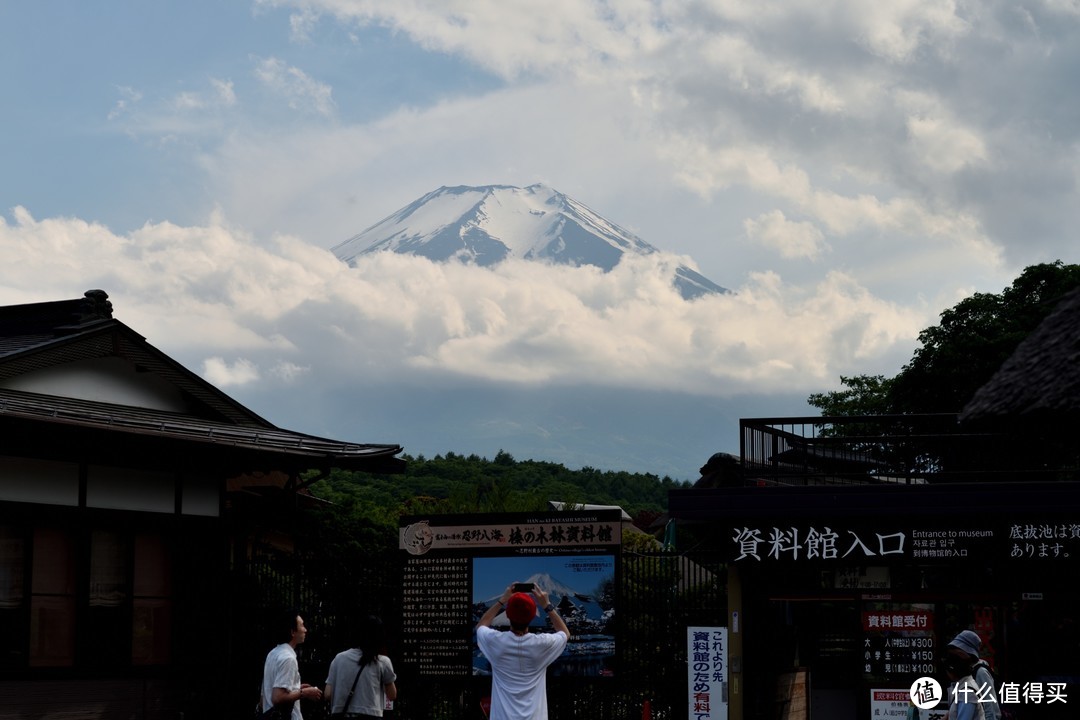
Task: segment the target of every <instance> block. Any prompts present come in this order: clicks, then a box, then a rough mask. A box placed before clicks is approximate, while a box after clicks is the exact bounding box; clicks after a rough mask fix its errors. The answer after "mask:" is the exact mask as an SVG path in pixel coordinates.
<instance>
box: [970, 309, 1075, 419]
mask: <svg viewBox="0 0 1080 720" xmlns="http://www.w3.org/2000/svg"><path fill="white" fill-rule="evenodd" d="M1078 420H1080V288H1078V289H1076V290H1074V291H1072V292H1071V293H1069V294H1068V295H1066V296H1065V297H1064V298H1063V299H1062V300H1061V301H1060V302H1059V303H1058V305H1057V307H1055V308H1054V310H1053V312H1051V313H1050V315H1048V316H1047V317H1046V319H1045V320H1043V321H1042V323H1040V324H1039V326H1038V327H1037V328H1035V330H1034V331H1033V332H1032V333H1031V334H1030V335H1029V336H1028V337H1027V338H1025V339H1024V341H1023V342H1021V343H1020V345H1019V346H1018V347H1017V349H1016V351H1015V352H1014V353H1013V354H1012V355H1011V356H1010V357H1009V359H1008V360H1006V361H1005V363H1004V364H1003V365H1002V366H1001V368H1000V369H999V370H998V371H997V373H995V374H994V376H993V377H991V378H990V380H989V382H987V383H986V384H985V385H984V386H982V387H981V388H980V389H979V390H978V391H977V392H976V393H975V395H974V396H973V397H972V399H971V401H970V402H968V404H967V405H966V406H965V407H964V409H963V411H962V412H961V414H960V422H961V423H963V424H968V425H990V424H995V425H1008V426H1025V425H1026V426H1028V427H1031V426H1036V427H1038V428H1039V429H1040V431H1043V430H1045V429H1046V428H1047V427H1051V426H1058V427H1060V428H1062V429H1063V430H1064V429H1065V428H1066V427H1071V426H1072V425H1075V423H1076V421H1078ZM1063 422H1070V423H1071V424H1070V425H1068V426H1066V425H1063V424H1062V423H1063ZM1067 432H1070V434H1071V431H1067Z"/></svg>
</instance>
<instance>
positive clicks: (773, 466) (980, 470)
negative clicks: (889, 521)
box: [739, 413, 1077, 485]
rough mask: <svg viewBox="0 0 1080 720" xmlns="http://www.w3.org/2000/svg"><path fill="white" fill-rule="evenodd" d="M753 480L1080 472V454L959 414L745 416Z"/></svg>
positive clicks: (941, 478) (864, 480) (881, 480)
mask: <svg viewBox="0 0 1080 720" xmlns="http://www.w3.org/2000/svg"><path fill="white" fill-rule="evenodd" d="M739 431H740V448H739V449H740V455H741V457H742V469H743V477H744V480H745V482H746V483H747V484H782V485H817V484H822V485H828V484H841V485H851V484H908V485H910V484H923V483H940V482H994V481H1009V480H1016V479H1018V475H1023V476H1025V477H1034V476H1037V477H1038V478H1039V479H1043V480H1047V479H1060V480H1074V479H1076V478H1077V463H1076V454H1075V450H1073V452H1072V454H1069V453H1065V454H1064V455H1063V454H1062V453H1061V452H1059V450H1060V447H1053V448H1051V447H1048V446H1044V445H1043V444H1041V443H1040V442H1039V441H1038V440H1037V439H1033V438H1031V437H1026V436H1022V435H1018V434H1011V435H1010V434H1002V433H990V432H973V431H971V430H969V429H966V428H964V427H963V426H961V425H960V423H959V422H958V421H957V415H956V414H954V413H939V414H927V415H867V416H819V417H786V418H744V419H742V420H740V421H739Z"/></svg>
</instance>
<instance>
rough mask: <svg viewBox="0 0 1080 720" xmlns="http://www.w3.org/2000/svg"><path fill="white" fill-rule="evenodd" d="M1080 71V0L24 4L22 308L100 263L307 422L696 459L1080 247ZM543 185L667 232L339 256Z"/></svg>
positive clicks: (157, 338) (9, 125)
mask: <svg viewBox="0 0 1080 720" xmlns="http://www.w3.org/2000/svg"><path fill="white" fill-rule="evenodd" d="M1077 77H1080V4H1078V3H1077V2H1076V0H984V1H982V2H958V1H949V0H895V1H894V2H890V3H867V2H864V1H863V0H780V1H778V2H773V3H766V4H762V3H757V2H746V1H739V0H606V1H593V0H545V2H529V1H526V0H512V1H509V2H507V1H506V0H252V1H244V0H232V1H231V2H220V0H187V1H186V2H182V3H181V2H167V1H165V0H112V1H111V2H109V3H85V2H79V1H77V0H48V1H46V2H35V3H2V4H0V97H2V98H3V112H0V258H2V262H0V304H5V305H7V304H18V303H28V302H41V301H48V300H59V299H67V298H74V297H79V296H81V295H82V293H83V292H84V291H86V290H88V289H91V288H101V289H104V290H105V291H106V292H108V294H109V296H110V299H111V301H112V303H113V306H114V312H115V316H116V317H117V318H118V319H120V320H121V321H122V322H124V323H125V324H127V325H129V326H131V327H132V328H133V329H135V330H136V331H137V332H139V333H141V334H142V335H144V336H146V338H147V341H148V342H150V343H151V344H152V345H154V346H155V347H157V348H159V349H161V350H162V351H164V352H166V353H168V354H169V355H171V356H172V357H173V358H175V359H177V360H179V361H180V362H182V363H184V364H185V365H186V366H187V367H189V368H190V369H192V370H193V371H195V372H197V373H199V374H200V375H201V376H203V377H204V378H206V379H207V380H208V381H210V382H212V383H214V384H215V385H217V386H218V387H220V388H221V389H222V390H224V391H225V392H227V393H228V394H230V395H231V396H232V397H234V398H236V399H237V400H239V401H240V402H242V403H244V404H245V405H247V406H248V407H250V408H251V409H252V410H254V411H255V412H257V413H259V414H260V415H262V416H263V417H264V418H266V419H268V420H269V421H271V422H273V423H274V424H276V425H278V426H280V427H285V428H288V429H291V430H298V431H302V432H309V433H313V434H316V435H322V436H326V437H332V438H337V439H342V440H349V441H354V442H372V443H385V442H389V443H398V444H401V445H402V446H403V447H404V448H405V452H406V453H409V454H410V455H413V456H416V455H425V456H427V457H431V456H433V455H436V454H441V453H446V452H457V453H462V454H471V453H475V454H478V455H481V456H484V457H489V458H492V457H494V455H495V454H496V453H497V452H498V451H499V450H504V451H506V452H509V453H510V454H511V455H513V456H514V457H515V458H517V459H519V460H523V459H537V460H548V461H552V462H559V463H563V464H565V465H567V466H568V467H572V468H580V467H586V466H587V467H595V468H599V469H610V470H628V471H632V472H650V473H655V474H657V475H659V476H664V475H667V476H670V477H672V478H675V479H685V480H693V479H696V478H697V476H698V468H699V467H700V466H702V465H703V464H704V463H705V461H706V460H707V459H708V457H709V456H710V455H711V454H712V453H714V452H732V453H737V452H738V420H739V418H749V417H770V416H797V415H806V414H817V412H816V410H815V409H814V408H811V407H809V406H808V405H807V404H806V398H807V396H808V395H809V394H811V393H816V392H825V391H829V390H834V389H838V388H839V387H840V377H841V376H845V375H856V374H864V373H865V374H885V375H894V374H895V373H896V372H898V371H899V370H900V368H901V367H902V365H903V364H904V363H905V362H906V361H907V360H909V359H910V358H911V355H912V352H913V351H914V349H915V348H916V347H917V336H918V333H919V331H920V330H922V329H923V328H925V327H928V326H930V325H933V324H935V323H936V321H937V319H938V316H939V314H940V313H941V311H942V310H944V309H946V308H948V307H951V306H952V305H954V304H955V303H956V302H958V301H959V300H960V299H962V298H964V297H966V296H969V295H971V294H972V293H975V292H1000V291H1001V290H1002V289H1004V288H1005V287H1007V286H1008V285H1009V284H1010V283H1011V281H1012V279H1013V278H1015V277H1016V276H1017V275H1018V274H1019V273H1020V271H1021V270H1022V269H1023V268H1024V267H1027V266H1029V265H1032V264H1035V263H1041V262H1052V261H1055V260H1062V261H1064V262H1066V263H1075V262H1077V261H1078V258H1077V255H1078V253H1077V252H1076V250H1075V249H1074V248H1075V247H1076V242H1075V239H1074V233H1075V228H1076V227H1077V226H1078V225H1080V223H1078V220H1080V217H1078V216H1080V197H1078V191H1077V180H1078V175H1080V143H1078V135H1080V93H1077V92H1076V80H1075V78H1077ZM537 182H542V183H546V184H548V185H550V186H551V187H553V188H555V189H556V190H558V191H560V192H562V193H565V194H567V195H569V196H571V197H573V198H574V199H575V200H578V201H579V202H582V203H584V204H585V205H587V206H588V207H590V208H591V209H593V210H594V211H596V212H598V213H599V214H601V215H602V216H604V217H606V218H607V219H609V220H610V221H612V222H614V223H617V224H619V225H621V226H623V227H625V228H627V229H629V230H631V231H632V232H634V233H636V234H637V235H639V236H640V237H641V238H643V239H644V240H646V241H647V242H649V243H650V244H652V245H654V246H656V247H658V248H660V249H661V250H662V251H664V255H663V256H658V257H653V258H651V259H648V260H638V261H628V262H626V263H624V264H623V265H620V266H619V267H618V268H616V269H615V270H614V271H612V272H611V273H607V274H604V273H599V272H595V271H594V270H593V269H591V268H587V267H586V268H551V267H546V266H543V265H539V264H536V263H524V262H508V263H506V264H504V265H503V266H500V267H498V268H495V269H494V270H487V269H479V268H472V267H466V266H460V265H437V264H432V263H430V262H428V261H426V260H423V259H419V258H411V257H406V256H396V255H385V254H384V255H381V256H371V257H368V258H366V259H365V260H364V261H362V262H361V263H359V264H358V265H357V266H356V267H353V268H349V267H346V266H345V265H344V264H342V263H341V262H339V261H338V260H337V259H336V258H335V257H334V256H333V254H332V253H331V252H330V251H329V248H331V247H333V246H334V245H336V244H338V243H340V242H342V241H343V240H345V239H347V238H349V237H351V236H352V235H355V234H356V233H359V232H360V231H362V230H364V229H366V228H367V227H369V226H371V225H374V224H375V223H377V222H378V221H379V220H381V219H383V218H384V217H386V216H388V215H390V214H392V213H393V212H394V211H396V210H398V209H399V208H401V207H403V206H405V205H407V204H409V203H410V202H412V201H414V200H416V199H417V198H419V197H421V196H422V195H424V194H425V193H428V192H430V191H432V190H434V189H436V188H438V187H441V186H444V185H448V186H452V185H491V184H504V185H514V186H520V187H524V186H527V185H530V184H533V183H537ZM677 262H687V263H688V264H691V265H692V266H693V267H695V268H696V269H697V270H699V271H700V272H701V273H702V274H704V275H705V276H706V277H708V278H709V279H711V280H713V281H714V282H716V283H718V284H720V285H722V286H724V287H727V288H730V289H732V290H734V291H735V292H733V293H732V294H730V295H725V296H716V297H708V298H702V299H698V300H694V301H685V300H683V299H681V298H680V297H678V295H677V294H675V293H674V292H673V291H672V290H671V288H670V283H668V282H665V281H664V279H665V273H670V272H672V271H673V267H674V265H675V264H676V263H677Z"/></svg>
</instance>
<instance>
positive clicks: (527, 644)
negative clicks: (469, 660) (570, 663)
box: [476, 584, 570, 720]
mask: <svg viewBox="0 0 1080 720" xmlns="http://www.w3.org/2000/svg"><path fill="white" fill-rule="evenodd" d="M537 606H539V607H541V608H543V609H544V613H545V614H546V615H547V619H548V620H550V621H551V625H552V627H554V628H555V632H553V633H530V632H529V624H530V623H532V621H533V620H534V619H535V618H536V608H537ZM503 611H505V613H506V619H507V620H509V621H510V630H509V631H506V632H502V631H499V630H496V629H494V628H493V627H491V623H492V622H493V621H494V620H495V618H496V617H498V615H499V614H500V613H501V612H503ZM569 640H570V629H569V628H567V627H566V622H565V621H563V619H562V618H561V617H560V616H559V613H558V611H557V610H556V609H555V606H554V605H552V604H551V601H550V600H549V599H548V594H547V593H546V592H544V590H543V589H541V588H540V587H538V586H535V585H534V586H533V589H532V592H531V593H524V592H514V584H511V585H509V586H508V587H507V588H506V590H504V591H503V594H502V596H500V598H499V599H498V600H497V601H496V602H495V604H493V605H492V606H491V607H489V608H488V609H487V610H486V611H485V612H484V614H483V615H482V616H481V617H480V621H479V622H478V623H477V624H476V643H477V645H479V646H480V651H481V652H482V653H484V656H485V657H487V659H488V662H490V663H491V716H490V717H491V720H547V716H548V711H547V668H548V665H550V664H551V663H553V662H555V659H556V658H558V657H559V656H560V655H562V652H563V650H564V649H565V648H566V643H567V642H568V641H569Z"/></svg>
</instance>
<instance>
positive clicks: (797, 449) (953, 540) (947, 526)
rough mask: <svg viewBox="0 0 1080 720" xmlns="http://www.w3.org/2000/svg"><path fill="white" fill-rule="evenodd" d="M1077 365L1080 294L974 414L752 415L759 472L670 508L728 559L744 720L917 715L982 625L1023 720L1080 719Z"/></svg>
mask: <svg viewBox="0 0 1080 720" xmlns="http://www.w3.org/2000/svg"><path fill="white" fill-rule="evenodd" d="M1077 358H1080V292H1074V293H1073V294H1071V295H1069V296H1067V297H1066V299H1065V300H1063V301H1062V302H1061V303H1060V304H1059V306H1058V308H1057V309H1056V310H1055V312H1054V313H1053V314H1051V315H1050V316H1049V317H1048V318H1047V320H1046V321H1044V323H1043V324H1042V325H1041V326H1040V327H1039V328H1038V329H1037V331H1036V332H1034V333H1032V335H1031V336H1030V337H1029V338H1028V339H1027V340H1025V342H1024V343H1023V344H1022V345H1021V346H1020V347H1019V348H1018V350H1017V351H1016V353H1015V354H1014V356H1013V357H1012V358H1011V359H1010V360H1009V361H1008V362H1007V363H1006V364H1005V365H1004V366H1003V367H1002V369H1001V370H1000V371H999V372H998V374H997V375H996V376H995V377H994V378H993V379H992V380H991V381H990V382H989V383H988V384H987V385H986V386H985V387H984V388H983V389H982V390H980V392H979V393H977V394H976V396H975V398H974V399H973V400H972V401H971V403H970V404H969V405H968V406H967V407H966V408H965V409H964V411H963V412H962V413H959V414H953V415H934V416H892V417H847V418H828V417H816V418H814V417H805V418H766V419H747V420H743V421H742V423H741V432H742V438H741V453H740V454H741V459H740V464H739V467H738V468H731V467H728V468H720V464H719V463H710V465H707V466H706V468H703V477H702V480H701V481H699V483H698V485H697V486H696V487H694V488H693V489H688V490H675V491H672V492H671V493H670V498H669V510H670V513H671V516H672V517H674V518H676V519H677V520H678V522H679V524H680V528H681V530H682V531H683V532H685V533H687V534H689V536H690V537H691V538H693V541H694V542H695V543H696V544H697V546H698V547H709V548H713V549H715V550H717V551H718V552H720V553H721V554H722V555H723V557H724V559H725V560H726V562H727V567H728V585H727V590H728V608H727V617H726V618H717V619H716V621H717V624H722V625H725V626H727V627H728V629H729V631H730V635H729V637H730V652H731V660H730V670H731V679H730V687H729V706H730V709H731V713H730V715H729V717H730V718H732V720H752V719H753V720H757V719H759V718H760V719H764V718H770V719H773V718H785V719H786V718H805V717H814V718H822V717H824V718H828V719H829V720H856V719H858V720H864V719H866V720H869V719H870V718H873V719H874V720H878V719H879V718H899V719H901V720H902V719H903V718H905V717H906V713H907V702H906V701H905V698H906V694H907V691H908V689H909V688H910V687H911V686H912V684H913V683H914V682H915V681H917V680H918V679H919V678H921V677H927V676H929V677H935V678H937V679H938V680H939V681H941V682H942V684H944V682H945V681H944V677H943V673H942V671H941V669H940V663H939V659H940V658H941V656H942V655H943V654H944V652H945V648H946V646H947V644H948V643H949V641H950V640H951V639H952V638H953V637H954V636H955V635H956V634H957V633H958V632H959V631H962V630H969V629H970V630H974V631H975V632H976V633H978V635H979V636H980V638H981V639H982V641H983V645H982V647H981V649H980V650H981V652H980V654H981V656H982V657H984V658H986V659H987V660H989V662H990V663H991V665H992V667H993V669H994V672H995V674H996V679H997V682H998V688H997V689H998V691H999V692H1000V693H1002V701H1003V703H1002V708H1003V710H1005V711H1007V712H1008V713H1010V714H1011V716H1012V717H1015V718H1057V717H1074V716H1075V715H1076V707H1077V705H1080V599H1078V597H1077V593H1076V590H1075V578H1076V576H1077V573H1078V571H1080V482H1078V471H1080V463H1078V459H1080V453H1078V450H1077V445H1076V441H1075V428H1076V427H1078V426H1080V362H1078V361H1077ZM730 464H731V463H729V465H730ZM713 465H716V467H717V468H720V470H723V472H721V471H720V470H717V471H715V472H712V471H711V472H708V473H707V472H706V469H707V468H711V467H712V466H713ZM940 712H941V711H940V709H939V710H930V711H923V715H922V716H921V717H923V718H932V717H941V715H940ZM935 713H936V714H935Z"/></svg>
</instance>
